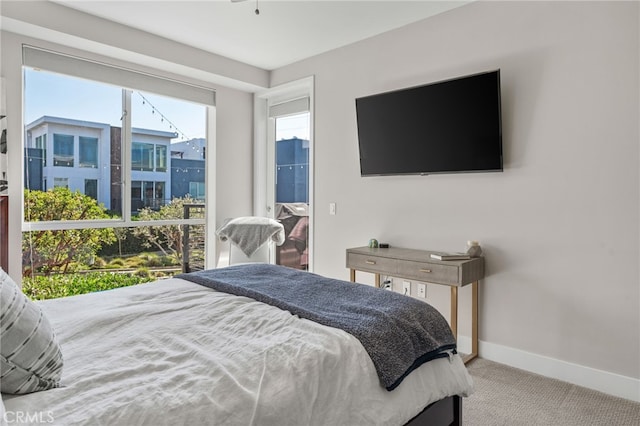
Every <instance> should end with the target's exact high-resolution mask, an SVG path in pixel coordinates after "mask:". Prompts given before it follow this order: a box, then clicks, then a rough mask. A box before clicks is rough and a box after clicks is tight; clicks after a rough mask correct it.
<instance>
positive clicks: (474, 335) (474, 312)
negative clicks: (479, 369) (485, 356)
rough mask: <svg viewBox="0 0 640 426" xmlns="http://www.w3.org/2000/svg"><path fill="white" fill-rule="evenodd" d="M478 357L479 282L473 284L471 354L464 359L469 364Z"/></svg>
mask: <svg viewBox="0 0 640 426" xmlns="http://www.w3.org/2000/svg"><path fill="white" fill-rule="evenodd" d="M477 356H478V281H474V282H472V283H471V353H470V354H469V355H467V356H465V357H463V358H462V360H463V361H464V363H465V364H466V363H468V362H469V361H471V360H472V359H474V358H475V357H477Z"/></svg>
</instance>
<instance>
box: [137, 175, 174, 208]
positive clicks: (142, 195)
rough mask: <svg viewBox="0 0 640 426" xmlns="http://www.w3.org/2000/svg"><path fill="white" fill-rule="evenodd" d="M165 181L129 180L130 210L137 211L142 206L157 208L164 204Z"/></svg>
mask: <svg viewBox="0 0 640 426" xmlns="http://www.w3.org/2000/svg"><path fill="white" fill-rule="evenodd" d="M165 186H166V184H165V182H162V181H161V182H154V181H139V180H134V181H133V182H131V210H132V211H133V212H137V211H138V210H141V209H143V208H150V209H152V210H158V209H159V208H160V207H162V206H164V205H165Z"/></svg>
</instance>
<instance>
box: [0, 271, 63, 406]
mask: <svg viewBox="0 0 640 426" xmlns="http://www.w3.org/2000/svg"><path fill="white" fill-rule="evenodd" d="M0 355H1V356H0V391H2V393H11V394H24V393H31V392H36V391H41V390H46V389H51V388H54V387H58V386H59V382H60V376H61V375H62V352H61V351H60V345H58V342H57V340H56V336H55V334H54V332H53V329H52V328H51V324H49V321H48V320H47V318H46V317H45V316H44V313H43V312H42V310H41V309H40V307H39V306H38V305H36V304H35V303H33V302H32V301H31V300H29V299H27V297H26V296H25V295H24V294H23V293H22V291H20V289H19V288H18V286H17V285H16V283H15V282H13V280H12V279H11V277H9V275H7V274H6V273H5V272H4V271H3V270H2V269H0Z"/></svg>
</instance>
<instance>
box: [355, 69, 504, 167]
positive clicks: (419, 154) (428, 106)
mask: <svg viewBox="0 0 640 426" xmlns="http://www.w3.org/2000/svg"><path fill="white" fill-rule="evenodd" d="M356 115H357V124H358V144H359V148H360V173H361V175H362V176H383V175H412V174H418V175H428V174H432V173H462V172H489V171H502V126H501V114H500V70H496V71H490V72H484V73H480V74H474V75H469V76H465V77H460V78H455V79H451V80H446V81H440V82H437V83H432V84H427V85H423V86H417V87H411V88H407V89H402V90H396V91H392V92H386V93H380V94H376V95H372V96H366V97H362V98H358V99H356Z"/></svg>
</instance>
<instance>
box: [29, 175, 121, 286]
mask: <svg viewBox="0 0 640 426" xmlns="http://www.w3.org/2000/svg"><path fill="white" fill-rule="evenodd" d="M24 216H25V221H27V222H44V221H60V220H71V221H78V220H92V219H109V218H110V216H109V215H108V214H107V212H106V209H105V208H104V206H103V205H100V204H98V202H97V201H96V200H94V199H93V198H91V197H89V196H86V195H84V194H81V193H80V192H79V191H76V192H72V191H70V190H69V189H67V188H63V187H57V188H53V189H51V190H48V191H32V190H29V189H25V190H24ZM114 241H115V235H114V233H113V230H112V229H111V228H103V229H96V228H83V229H64V230H54V231H31V232H25V233H23V237H22V264H23V265H24V267H23V275H30V274H31V272H33V271H38V272H42V273H44V274H45V275H49V274H51V273H52V272H62V273H65V272H67V269H68V268H69V267H70V265H72V264H73V263H78V264H82V263H85V264H88V263H90V261H91V259H93V258H94V256H95V254H96V253H97V251H98V250H100V248H101V247H102V245H103V244H111V243H113V242H114Z"/></svg>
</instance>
